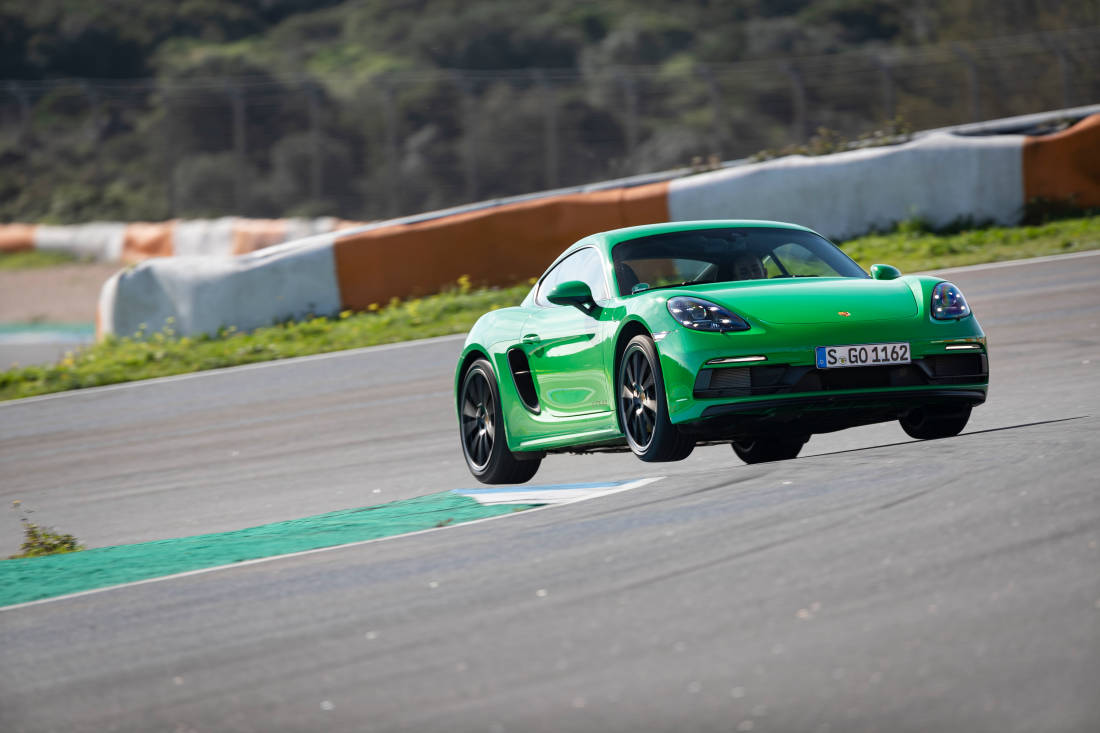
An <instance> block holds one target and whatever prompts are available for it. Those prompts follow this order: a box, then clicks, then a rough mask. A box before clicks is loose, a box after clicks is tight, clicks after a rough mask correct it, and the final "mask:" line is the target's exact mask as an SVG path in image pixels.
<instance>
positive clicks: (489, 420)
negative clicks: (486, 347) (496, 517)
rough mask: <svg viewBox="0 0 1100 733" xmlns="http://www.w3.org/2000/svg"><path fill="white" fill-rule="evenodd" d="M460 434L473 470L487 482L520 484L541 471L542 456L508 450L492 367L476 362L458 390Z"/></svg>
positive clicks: (467, 461) (464, 450) (479, 360)
mask: <svg viewBox="0 0 1100 733" xmlns="http://www.w3.org/2000/svg"><path fill="white" fill-rule="evenodd" d="M458 408H459V433H460V437H461V439H462V454H463V455H464V456H465V458H466V465H467V466H468V467H469V469H470V473H472V474H473V475H474V478H476V479H477V480H478V481H481V482H482V483H485V484H521V483H523V482H524V481H528V480H530V479H531V477H532V476H534V475H535V472H536V471H538V470H539V464H540V463H541V462H542V459H541V458H540V457H533V458H524V460H519V459H518V458H517V457H516V454H515V453H512V451H510V450H508V444H507V439H506V438H505V435H504V419H503V417H502V415H503V413H502V410H501V405H500V393H499V392H498V390H497V383H496V377H495V376H494V375H493V368H492V366H490V364H489V362H488V361H486V360H485V359H478V360H477V361H475V362H474V363H473V364H472V365H471V366H470V368H469V370H468V371H467V372H466V376H465V377H463V379H462V389H461V390H460V391H459V401H458Z"/></svg>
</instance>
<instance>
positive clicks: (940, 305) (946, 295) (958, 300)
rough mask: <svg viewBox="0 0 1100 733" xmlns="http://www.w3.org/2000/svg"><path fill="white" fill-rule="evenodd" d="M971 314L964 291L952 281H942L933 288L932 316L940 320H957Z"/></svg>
mask: <svg viewBox="0 0 1100 733" xmlns="http://www.w3.org/2000/svg"><path fill="white" fill-rule="evenodd" d="M969 315H970V306H969V305H967V304H966V298H964V297H963V294H962V291H961V290H959V289H958V288H957V287H955V285H953V284H952V283H940V284H939V285H937V286H936V287H935V288H933V289H932V317H933V318H935V319H936V320H939V321H952V320H955V321H957V320H958V319H960V318H966V317H967V316H969Z"/></svg>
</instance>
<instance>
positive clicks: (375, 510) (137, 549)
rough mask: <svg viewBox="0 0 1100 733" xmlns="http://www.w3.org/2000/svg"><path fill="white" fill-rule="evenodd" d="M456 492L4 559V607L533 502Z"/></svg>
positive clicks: (0, 588)
mask: <svg viewBox="0 0 1100 733" xmlns="http://www.w3.org/2000/svg"><path fill="white" fill-rule="evenodd" d="M531 506H532V505H529V504H520V505H517V504H506V505H493V506H485V505H482V504H480V503H478V502H477V501H475V500H474V499H470V498H468V497H465V496H461V495H459V494H456V493H453V492H449V491H447V492H442V493H439V494H429V495H428V496H421V497H418V498H416V499H409V500H405V501H396V502H391V503H389V504H381V505H378V506H370V507H362V508H359V509H345V510H342V511H337V512H329V513H327V514H319V515H316V516H312V517H305V518H304V519H294V520H290V521H286V522H273V523H271V524H263V525H260V526H258V527H249V528H247V529H240V530H235V531H232V532H218V533H214V534H203V535H195V536H193V537H179V538H176V539H167V540H156V541H153V542H142V543H139V544H133V545H116V546H113V547H99V548H94V549H91V550H84V551H82V552H74V553H69V554H65V555H50V556H47V557H30V558H20V559H9V560H3V561H0V606H10V605H13V604H16V603H25V602H27V601H34V600H39V599H42V598H52V597H56V596H61V595H67V594H69V593H77V592H80V591H87V590H92V589H95V588H104V587H107V586H112V585H119V584H122V583H131V582H134V581H138V580H146V579H149V578H158V577H163V576H166V575H174V574H176V573H184V572H188V571H191V570H200V569H202V568H211V567H218V566H222V565H231V564H232V563H237V562H242V561H245V560H255V559H258V558H265V557H274V556H276V555H286V554H290V553H293V552H302V551H305V550H315V549H319V548H322V547H333V546H336V545H345V544H349V543H352V542H362V541H364V540H372V539H378V538H380V537H391V536H394V535H399V534H406V533H409V532H416V531H419V530H424V529H431V528H433V527H439V526H448V525H451V524H460V523H462V522H469V521H472V520H475V519H484V518H486V517H492V516H497V515H500V514H510V513H512V512H516V511H520V510H523V509H529V508H530V507H531Z"/></svg>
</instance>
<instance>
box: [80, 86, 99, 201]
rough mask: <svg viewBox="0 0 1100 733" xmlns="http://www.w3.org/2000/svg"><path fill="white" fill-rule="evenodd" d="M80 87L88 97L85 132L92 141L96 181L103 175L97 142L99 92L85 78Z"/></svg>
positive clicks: (93, 170) (94, 177)
mask: <svg viewBox="0 0 1100 733" xmlns="http://www.w3.org/2000/svg"><path fill="white" fill-rule="evenodd" d="M80 88H81V90H82V91H83V92H84V96H85V97H87V98H88V107H89V108H90V109H91V112H90V114H89V115H88V125H87V134H88V139H89V140H90V141H91V143H92V180H94V181H97V182H98V181H99V180H100V179H101V178H102V177H103V165H102V158H101V156H100V151H99V144H98V143H99V132H100V114H99V112H100V101H99V92H97V91H96V90H95V88H94V87H93V86H92V85H91V84H89V83H88V82H87V80H83V81H81V82H80Z"/></svg>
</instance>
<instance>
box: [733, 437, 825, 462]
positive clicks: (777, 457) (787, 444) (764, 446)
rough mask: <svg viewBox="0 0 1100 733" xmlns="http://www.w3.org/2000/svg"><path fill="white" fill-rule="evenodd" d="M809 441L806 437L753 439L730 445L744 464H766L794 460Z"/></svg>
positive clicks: (736, 441) (737, 441)
mask: <svg viewBox="0 0 1100 733" xmlns="http://www.w3.org/2000/svg"><path fill="white" fill-rule="evenodd" d="M809 439H810V436H808V435H805V436H801V435H800V436H796V437H793V438H775V437H767V438H753V439H751V440H735V441H733V443H732V444H731V445H732V446H733V452H734V453H736V454H737V457H738V458H740V459H741V460H742V461H744V462H745V463H768V462H770V461H787V460H790V459H791V458H795V457H796V456H798V454H799V452H801V450H802V446H804V445H806V441H807V440H809Z"/></svg>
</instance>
